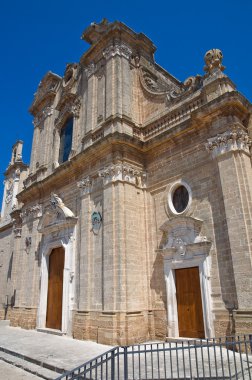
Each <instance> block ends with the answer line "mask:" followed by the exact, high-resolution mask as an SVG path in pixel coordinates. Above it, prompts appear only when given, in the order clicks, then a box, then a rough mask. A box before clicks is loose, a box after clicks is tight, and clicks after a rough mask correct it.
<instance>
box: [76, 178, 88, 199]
mask: <svg viewBox="0 0 252 380" xmlns="http://www.w3.org/2000/svg"><path fill="white" fill-rule="evenodd" d="M77 186H78V187H79V188H80V189H81V190H82V195H86V194H89V193H90V192H91V189H92V178H91V177H89V176H87V177H85V178H83V179H82V180H81V181H79V182H77Z"/></svg>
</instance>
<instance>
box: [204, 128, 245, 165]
mask: <svg viewBox="0 0 252 380" xmlns="http://www.w3.org/2000/svg"><path fill="white" fill-rule="evenodd" d="M250 146H251V140H250V138H249V136H248V134H247V133H246V132H245V131H244V130H242V129H241V128H239V127H234V128H233V129H232V130H228V131H226V132H224V133H221V134H218V135H217V136H215V137H213V138H210V139H208V140H207V143H206V149H207V150H208V152H209V153H211V156H212V158H216V157H218V156H221V155H223V154H226V153H229V152H236V151H240V152H243V153H246V154H248V155H249V154H250V152H249V148H250Z"/></svg>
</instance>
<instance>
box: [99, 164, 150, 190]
mask: <svg viewBox="0 0 252 380" xmlns="http://www.w3.org/2000/svg"><path fill="white" fill-rule="evenodd" d="M99 177H102V178H103V183H104V185H107V184H108V183H110V182H115V181H124V182H128V183H132V184H134V185H136V186H139V187H145V186H146V177H147V175H146V172H144V171H141V170H139V169H135V168H134V167H132V166H130V165H127V164H112V165H109V166H107V167H105V168H104V169H102V170H100V171H99Z"/></svg>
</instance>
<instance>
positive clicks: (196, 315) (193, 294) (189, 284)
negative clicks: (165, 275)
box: [175, 267, 205, 338]
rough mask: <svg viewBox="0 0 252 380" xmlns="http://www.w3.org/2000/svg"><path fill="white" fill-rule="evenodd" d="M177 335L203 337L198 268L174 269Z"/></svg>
mask: <svg viewBox="0 0 252 380" xmlns="http://www.w3.org/2000/svg"><path fill="white" fill-rule="evenodd" d="M175 274H176V293H177V305H178V324H179V336H181V337H187V338H204V337H205V333H204V321H203V312H202V300H201V290H200V278H199V268H198V267H193V268H186V269H176V271H175Z"/></svg>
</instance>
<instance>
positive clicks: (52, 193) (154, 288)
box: [0, 22, 252, 345]
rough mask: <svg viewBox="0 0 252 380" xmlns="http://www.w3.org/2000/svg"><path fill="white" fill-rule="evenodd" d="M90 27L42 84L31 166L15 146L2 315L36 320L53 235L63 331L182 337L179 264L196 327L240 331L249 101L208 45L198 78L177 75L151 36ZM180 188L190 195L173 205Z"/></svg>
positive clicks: (250, 300)
mask: <svg viewBox="0 0 252 380" xmlns="http://www.w3.org/2000/svg"><path fill="white" fill-rule="evenodd" d="M95 25H96V26H95V27H93V26H91V27H89V28H88V29H87V30H86V31H85V32H84V34H83V38H84V39H86V40H87V41H89V43H90V44H91V47H90V49H89V50H87V52H86V53H84V55H83V56H82V57H81V60H80V63H71V64H68V65H67V67H66V70H65V73H64V77H63V78H61V77H60V76H58V75H56V74H53V73H50V72H49V73H48V74H46V75H45V77H44V78H43V79H42V81H41V83H40V85H39V88H38V91H37V93H36V94H35V98H34V101H33V104H32V106H31V109H30V111H31V113H32V114H33V116H34V135H33V145H32V153H31V162H30V165H29V167H28V166H27V165H25V164H24V163H23V161H22V142H20V141H19V142H17V143H16V144H15V145H14V146H13V151H12V158H11V162H10V165H9V166H8V168H7V170H6V173H5V175H6V181H5V191H4V197H3V207H2V213H1V220H0V318H1V319H4V318H9V319H10V320H11V324H12V325H13V326H21V327H23V328H27V329H30V328H36V327H37V328H42V329H43V328H45V327H46V325H47V322H46V311H47V291H48V266H49V256H50V253H51V252H52V250H53V249H54V248H57V247H59V246H63V247H64V250H65V264H64V274H63V303H62V305H63V306H62V328H61V330H62V332H63V333H64V334H68V335H73V336H74V337H75V338H78V339H91V340H95V341H98V342H101V343H106V344H122V345H125V344H131V343H136V342H143V341H146V340H149V339H150V340H151V339H156V338H158V339H164V338H165V337H166V336H167V335H169V336H173V337H174V336H179V328H178V314H177V299H176V278H175V277H176V269H179V268H189V267H194V266H197V267H198V268H199V275H200V284H201V297H202V306H203V316H204V327H205V336H206V337H210V336H211V335H226V334H230V333H235V332H237V333H239V334H242V333H243V332H249V331H250V330H251V329H252V316H251V305H252V280H251V279H252V264H251V258H252V252H251V235H252V223H251V221H252V211H251V210H252V208H251V203H252V199H251V197H252V172H251V154H250V146H251V120H252V119H251V116H250V113H251V105H250V104H249V102H248V101H247V100H246V99H245V98H244V97H243V96H242V95H241V94H239V93H238V92H236V90H235V86H234V84H233V83H232V81H231V80H230V79H229V78H228V77H227V76H226V75H225V74H224V73H223V69H224V67H223V66H222V58H223V57H222V53H221V52H220V51H219V50H218V49H213V50H211V51H210V52H208V53H207V55H206V57H205V61H206V68H205V71H206V74H205V75H202V76H200V75H197V76H195V77H189V78H188V79H187V80H185V81H184V83H182V82H180V81H178V80H177V79H175V78H174V77H173V76H172V75H170V74H169V73H168V72H166V71H165V70H164V69H162V68H161V67H160V66H158V65H157V64H156V63H155V61H154V56H153V54H154V51H155V47H154V45H153V44H152V42H151V41H150V40H149V39H148V38H147V37H145V36H144V35H142V34H137V33H135V32H133V31H132V30H131V29H129V28H128V27H127V26H125V25H124V24H122V23H120V22H115V23H107V22H103V23H101V24H99V25H98V26H97V24H95ZM71 118H72V119H73V131H72V143H71V146H70V149H69V151H68V153H67V159H65V160H63V162H62V163H61V161H60V160H59V153H60V152H61V151H62V149H63V148H64V144H65V143H64V141H63V137H62V136H63V135H64V128H65V127H66V125H67V123H68V121H69V119H71ZM62 147H63V148H62ZM65 148H66V147H65ZM179 187H183V188H184V189H185V190H184V191H186V192H187V194H188V200H187V203H186V205H185V208H184V209H182V211H179V212H178V211H176V205H175V203H174V194H175V191H176V190H177V189H178V188H179Z"/></svg>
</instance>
